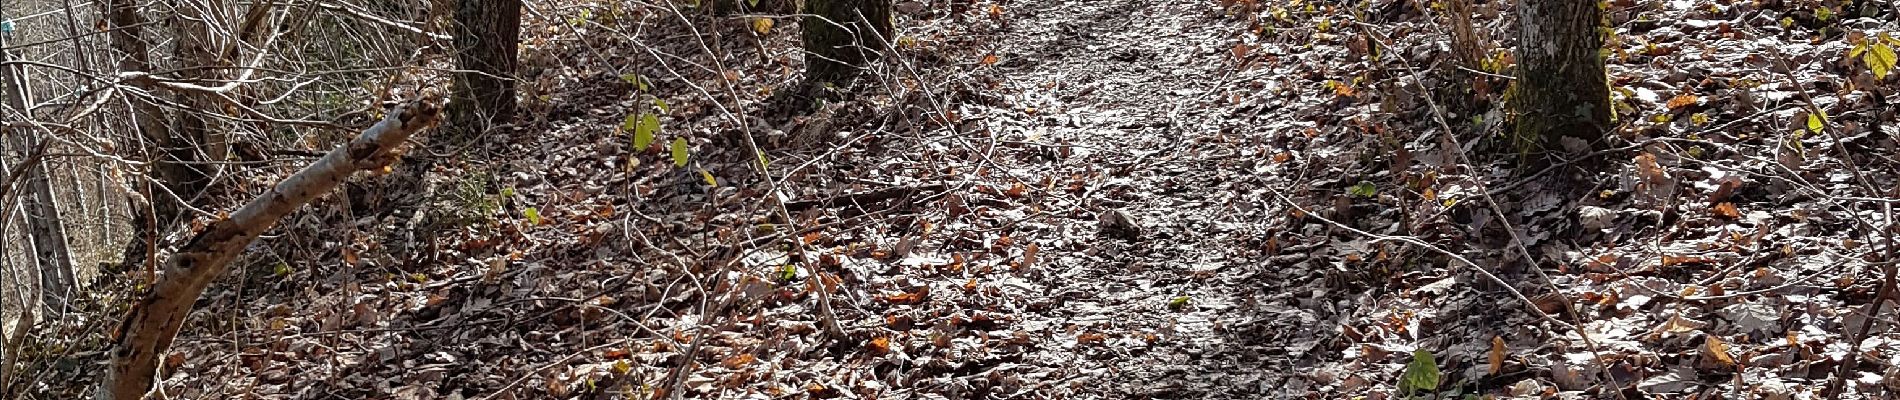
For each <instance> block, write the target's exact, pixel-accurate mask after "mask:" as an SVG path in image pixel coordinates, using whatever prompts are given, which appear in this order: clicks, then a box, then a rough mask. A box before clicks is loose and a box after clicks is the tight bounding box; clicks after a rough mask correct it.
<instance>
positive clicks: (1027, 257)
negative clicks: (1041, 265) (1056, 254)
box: [1018, 243, 1042, 269]
mask: <svg viewBox="0 0 1900 400" xmlns="http://www.w3.org/2000/svg"><path fill="white" fill-rule="evenodd" d="M1041 249H1042V248H1041V247H1039V246H1036V244H1035V243H1030V244H1029V247H1025V248H1023V262H1022V264H1019V265H1018V268H1019V269H1030V268H1035V267H1036V253H1039V252H1041Z"/></svg>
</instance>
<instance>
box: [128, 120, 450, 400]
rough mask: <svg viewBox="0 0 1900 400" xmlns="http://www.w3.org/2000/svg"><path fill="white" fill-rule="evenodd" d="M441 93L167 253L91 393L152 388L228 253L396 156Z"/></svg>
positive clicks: (141, 392)
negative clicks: (167, 353)
mask: <svg viewBox="0 0 1900 400" xmlns="http://www.w3.org/2000/svg"><path fill="white" fill-rule="evenodd" d="M441 109H442V100H441V97H440V96H439V95H435V94H430V95H425V96H423V98H422V99H419V100H416V101H414V102H412V103H410V104H407V105H404V106H401V107H398V108H397V109H395V110H393V111H391V112H390V113H389V115H388V116H385V117H383V120H382V121H381V122H377V123H376V125H374V126H371V127H369V129H366V130H364V131H363V133H362V134H360V135H357V137H356V138H355V139H353V140H350V142H349V143H346V144H344V145H342V146H339V147H337V148H336V149H334V150H330V152H329V153H328V154H325V155H324V156H323V158H321V159H318V160H317V161H316V163H313V164H310V166H308V167H304V169H303V170H302V171H298V172H297V173H296V174H295V175H291V176H290V177H288V178H284V180H283V181H282V182H278V183H277V186H276V187H274V188H272V189H271V190H270V191H269V192H265V193H264V194H262V195H259V196H258V197H257V198H255V199H252V200H251V201H250V202H249V203H245V204H244V207H243V208H239V209H238V210H237V212H234V213H231V215H230V216H229V217H227V218H224V219H223V220H220V221H217V222H213V223H211V224H210V225H209V226H207V227H206V228H205V229H204V231H203V232H199V233H198V234H197V236H194V237H192V239H191V241H189V242H186V243H185V245H184V246H182V247H180V248H179V249H178V251H177V252H175V253H173V254H172V255H171V256H170V257H168V258H166V260H165V263H164V275H163V276H162V277H160V278H159V280H158V283H156V284H154V285H152V287H151V289H150V290H149V291H147V292H146V294H145V295H144V298H143V299H141V300H139V302H138V303H136V304H133V305H132V310H131V311H130V312H129V313H128V314H127V315H126V317H125V320H124V321H123V322H122V323H121V324H120V325H119V328H118V330H117V331H115V332H114V333H115V334H116V335H117V336H116V337H115V339H114V342H113V346H112V352H111V356H112V361H111V363H110V364H109V365H108V366H107V370H106V376H105V379H104V380H103V381H101V386H100V387H99V390H98V392H97V396H96V397H97V398H99V399H108V400H137V399H140V398H143V397H144V396H145V394H146V393H147V392H149V391H151V390H152V387H153V383H154V381H155V379H156V378H158V365H159V361H160V360H162V359H164V355H165V351H166V350H167V349H169V348H170V347H171V345H172V340H173V339H175V338H177V336H178V330H179V328H180V327H182V326H183V325H184V322H185V317H187V316H189V315H190V314H191V307H192V304H193V303H196V302H197V300H198V296H199V295H201V294H203V293H204V290H205V287H206V286H209V285H210V284H211V281H212V280H215V279H217V277H218V276H220V275H223V274H224V273H225V271H227V270H229V269H230V264H231V261H232V260H234V259H236V258H237V256H238V255H239V254H242V253H243V252H244V248H245V247H246V246H248V245H250V243H251V241H253V240H256V239H257V236H258V235H261V234H263V233H264V231H266V230H269V229H270V227H271V226H272V225H275V224H276V223H277V220H278V219H280V218H283V217H284V216H285V215H288V214H290V213H291V212H292V211H296V210H297V208H299V207H302V206H303V205H304V204H307V203H309V202H311V201H312V200H316V199H317V197H319V196H322V195H323V194H324V193H328V192H329V191H330V190H331V189H334V188H336V187H337V185H339V184H341V183H343V180H344V179H346V178H349V176H350V175H351V174H353V173H356V172H357V171H363V170H377V169H382V168H383V167H386V166H388V165H389V164H390V163H391V162H394V161H395V160H396V158H397V157H398V154H397V152H396V149H397V147H398V146H401V145H402V143H403V141H404V140H408V139H409V137H410V136H412V135H415V134H416V132H418V131H421V130H422V129H423V128H427V127H429V126H431V125H434V124H435V122H436V121H437V120H438V119H439V118H440V115H439V114H440V111H441Z"/></svg>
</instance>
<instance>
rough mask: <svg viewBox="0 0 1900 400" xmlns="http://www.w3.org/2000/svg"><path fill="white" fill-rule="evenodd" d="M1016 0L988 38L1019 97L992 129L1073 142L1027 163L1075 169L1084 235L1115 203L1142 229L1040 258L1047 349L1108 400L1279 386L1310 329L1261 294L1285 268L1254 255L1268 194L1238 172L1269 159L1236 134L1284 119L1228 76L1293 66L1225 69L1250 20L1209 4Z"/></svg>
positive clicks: (1267, 131) (1237, 393)
mask: <svg viewBox="0 0 1900 400" xmlns="http://www.w3.org/2000/svg"><path fill="white" fill-rule="evenodd" d="M1024 7H1028V9H1025V10H1018V11H1017V13H1018V14H1019V15H1018V16H1017V17H1015V18H1012V20H1013V21H1016V22H1017V23H1018V24H1020V25H1018V26H1015V27H1013V28H1014V32H1012V34H1011V35H1010V36H1009V37H1008V39H1007V40H1005V41H1003V42H1002V43H1001V44H999V47H1000V48H1001V49H1002V50H1001V51H1000V52H999V53H1000V56H1001V58H1002V61H1001V62H1000V63H999V64H998V69H999V70H1000V71H1001V75H1002V76H1003V78H1004V79H1003V81H1004V82H1006V83H1005V87H1007V89H1006V90H1003V91H1002V92H1004V93H1015V95H1013V96H1012V97H1011V98H1010V99H1009V100H1010V101H1011V106H1013V107H1014V108H1016V109H1015V110H990V111H992V115H994V116H995V117H994V119H993V120H992V121H991V125H990V128H991V129H992V130H993V131H995V132H996V134H997V135H998V136H999V138H1001V139H1003V140H1006V141H1007V140H1024V141H1028V142H1037V143H1062V144H1068V145H1072V146H1073V147H1072V151H1073V152H1074V155H1073V156H1072V157H1070V158H1068V159H1065V160H1060V161H1048V160H1044V161H1041V162H1036V161H1028V162H1027V163H1028V164H1027V165H1025V166H1023V168H1024V169H1027V170H1032V171H1039V172H1040V173H1043V174H1051V175H1056V176H1081V177H1084V178H1083V180H1085V181H1087V182H1088V187H1087V189H1086V190H1085V191H1084V192H1083V194H1081V195H1079V196H1080V198H1079V199H1077V201H1078V202H1079V203H1081V205H1082V206H1081V208H1084V209H1086V210H1087V212H1085V213H1084V212H1077V213H1074V214H1073V215H1070V217H1071V218H1072V221H1071V222H1074V223H1078V224H1081V225H1084V226H1089V227H1090V228H1091V229H1088V230H1091V232H1088V233H1093V232H1092V228H1093V226H1094V225H1095V224H1096V223H1097V221H1096V219H1095V217H1096V216H1097V215H1099V214H1100V213H1106V212H1112V210H1119V211H1123V212H1126V213H1127V215H1129V216H1132V217H1134V219H1135V220H1136V221H1138V223H1139V225H1141V226H1142V227H1143V230H1144V232H1143V233H1142V235H1141V236H1140V238H1139V239H1137V240H1133V241H1125V240H1117V239H1112V238H1109V237H1107V236H1101V237H1099V238H1097V239H1095V240H1087V241H1084V242H1082V243H1079V244H1076V245H1074V246H1072V247H1070V248H1068V249H1067V250H1075V252H1073V253H1068V254H1065V255H1064V256H1062V257H1059V258H1058V257H1051V259H1052V261H1051V262H1049V263H1048V265H1047V266H1046V267H1044V268H1047V269H1048V272H1049V275H1047V276H1045V277H1044V278H1045V279H1044V280H1043V283H1045V284H1047V285H1049V286H1048V287H1047V288H1046V291H1047V294H1048V296H1049V298H1048V299H1047V300H1048V302H1049V304H1052V307H1051V308H1050V309H1048V310H1047V311H1045V312H1043V313H1041V316H1042V317H1045V318H1048V319H1049V320H1048V321H1045V322H1043V323H1047V324H1051V325H1053V326H1052V327H1049V328H1050V330H1051V331H1052V332H1054V334H1055V338H1057V339H1056V343H1055V344H1057V346H1052V347H1046V348H1044V349H1043V350H1042V351H1041V353H1042V354H1041V356H1042V357H1044V358H1045V359H1053V360H1061V363H1062V364H1064V365H1066V366H1067V368H1069V369H1070V371H1071V372H1072V373H1074V374H1075V376H1074V377H1077V378H1086V379H1081V380H1078V381H1085V382H1088V383H1087V384H1086V385H1084V386H1083V387H1080V388H1079V391H1080V392H1081V393H1090V394H1093V395H1094V396H1100V397H1104V398H1253V397H1259V396H1261V395H1262V394H1264V393H1275V392H1276V390H1277V386H1278V385H1280V384H1281V383H1282V379H1281V378H1280V377H1281V374H1284V373H1285V372H1286V371H1287V370H1288V368H1289V367H1291V365H1290V361H1289V360H1290V358H1289V357H1287V356H1286V354H1285V353H1286V352H1285V351H1283V348H1284V347H1282V346H1287V345H1289V344H1295V342H1300V341H1299V340H1298V339H1299V338H1302V337H1306V338H1310V337H1312V336H1313V335H1314V333H1313V332H1308V331H1306V330H1310V329H1313V328H1311V325H1314V324H1310V323H1307V324H1302V323H1301V322H1302V321H1305V322H1313V321H1312V318H1313V317H1311V316H1309V315H1305V314H1303V313H1300V312H1296V311H1286V312H1284V313H1288V314H1286V315H1281V314H1280V313H1281V312H1274V311H1267V310H1276V309H1283V308H1282V307H1272V306H1266V305H1262V304H1260V302H1261V301H1262V300H1266V299H1264V298H1263V297H1275V298H1284V297H1286V296H1285V295H1278V296H1274V295H1273V294H1275V293H1284V292H1282V291H1280V290H1275V288H1272V287H1264V286H1263V282H1273V281H1282V280H1280V279H1277V277H1271V276H1272V275H1278V274H1274V273H1270V272H1269V271H1272V270H1274V269H1275V268H1273V266H1272V263H1271V262H1270V261H1269V260H1268V257H1267V256H1266V255H1264V254H1261V252H1259V251H1257V249H1259V248H1261V247H1263V244H1264V239H1265V238H1266V237H1267V235H1266V233H1265V230H1266V229H1265V227H1266V226H1267V225H1268V224H1267V223H1266V217H1263V216H1261V215H1262V214H1265V212H1264V211H1263V209H1265V208H1268V207H1264V206H1268V205H1270V204H1272V203H1271V202H1270V201H1269V199H1270V197H1269V196H1267V195H1265V194H1264V192H1262V191H1260V190H1259V186H1260V184H1259V183H1258V182H1259V180H1258V179H1252V178H1248V177H1247V176H1248V175H1247V173H1248V172H1249V171H1250V170H1252V169H1253V168H1254V167H1253V166H1251V165H1245V164H1252V163H1251V162H1248V161H1246V160H1248V159H1258V158H1260V157H1262V156H1263V155H1262V154H1256V151H1255V150H1253V149H1251V148H1249V147H1251V146H1245V145H1243V144H1244V143H1260V142H1262V141H1263V140H1264V138H1265V137H1266V136H1270V135H1278V134H1280V133H1277V132H1278V131H1288V130H1291V128H1295V125H1294V124H1293V123H1292V122H1290V121H1285V120H1282V121H1251V120H1249V119H1248V118H1250V117H1254V116H1257V115H1258V114H1259V113H1258V112H1257V111H1256V110H1254V109H1253V107H1259V105H1257V104H1254V103H1255V102H1259V101H1266V100H1268V99H1261V98H1259V97H1263V96H1255V95H1253V94H1252V93H1254V92H1255V91H1254V90H1239V89H1235V88H1236V87H1239V86H1240V85H1236V84H1235V83H1239V82H1247V81H1250V80H1251V79H1253V78H1257V77H1258V76H1261V75H1263V74H1271V73H1289V71H1277V72H1276V71H1271V70H1270V69H1269V68H1260V69H1259V70H1257V71H1253V72H1247V73H1239V72H1236V68H1234V65H1235V64H1236V62H1235V57H1234V55H1233V53H1232V50H1231V49H1232V48H1233V46H1234V45H1235V43H1236V40H1237V38H1238V37H1240V36H1241V34H1242V32H1244V30H1245V29H1246V23H1245V22H1244V21H1236V20H1231V19H1228V18H1226V17H1224V16H1222V15H1219V14H1217V13H1216V11H1215V10H1214V9H1213V7H1209V6H1208V5H1207V4H1202V3H1180V2H1149V1H1135V0H1118V1H1094V2H1034V3H1030V4H1025V5H1024ZM1233 100H1239V101H1238V102H1235V101H1233ZM1032 109H1033V111H1029V110H1032ZM1011 111H1014V112H1011ZM1102 166H1108V167H1102ZM1058 231H1060V229H1058ZM1057 242H1058V243H1060V239H1057ZM1265 278H1273V279H1265ZM1035 323H1036V322H1033V321H1032V322H1029V323H1026V325H1032V326H1033V325H1034V324H1035ZM1307 341H1310V340H1307Z"/></svg>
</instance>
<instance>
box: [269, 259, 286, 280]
mask: <svg viewBox="0 0 1900 400" xmlns="http://www.w3.org/2000/svg"><path fill="white" fill-rule="evenodd" d="M271 273H273V274H276V275H277V277H279V278H282V277H286V276H290V263H287V262H283V261H278V262H277V265H275V266H272V268H271Z"/></svg>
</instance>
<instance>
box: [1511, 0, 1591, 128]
mask: <svg viewBox="0 0 1900 400" xmlns="http://www.w3.org/2000/svg"><path fill="white" fill-rule="evenodd" d="M1517 10H1518V14H1517V20H1518V24H1519V26H1518V37H1517V62H1518V64H1517V71H1518V73H1517V89H1516V91H1515V92H1513V93H1512V96H1513V99H1514V103H1515V107H1514V108H1515V111H1516V112H1517V120H1516V122H1517V128H1516V132H1517V135H1516V139H1517V140H1518V142H1519V144H1520V147H1521V149H1524V150H1527V149H1526V148H1523V147H1525V146H1526V145H1528V146H1539V147H1542V148H1543V149H1545V150H1561V149H1562V148H1563V147H1562V146H1561V139H1562V138H1563V137H1565V136H1569V137H1574V138H1577V139H1582V140H1584V141H1585V142H1587V143H1592V144H1593V145H1596V146H1601V143H1598V142H1600V139H1602V138H1603V137H1604V134H1605V133H1606V132H1607V131H1608V129H1609V127H1610V89H1609V82H1608V81H1607V77H1606V76H1605V71H1604V67H1603V55H1602V49H1603V36H1602V34H1601V33H1600V32H1598V29H1599V28H1600V27H1602V26H1603V22H1602V21H1603V10H1602V9H1600V8H1598V6H1597V2H1596V1H1595V0H1525V1H1524V2H1522V3H1520V4H1519V5H1518V7H1517Z"/></svg>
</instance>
